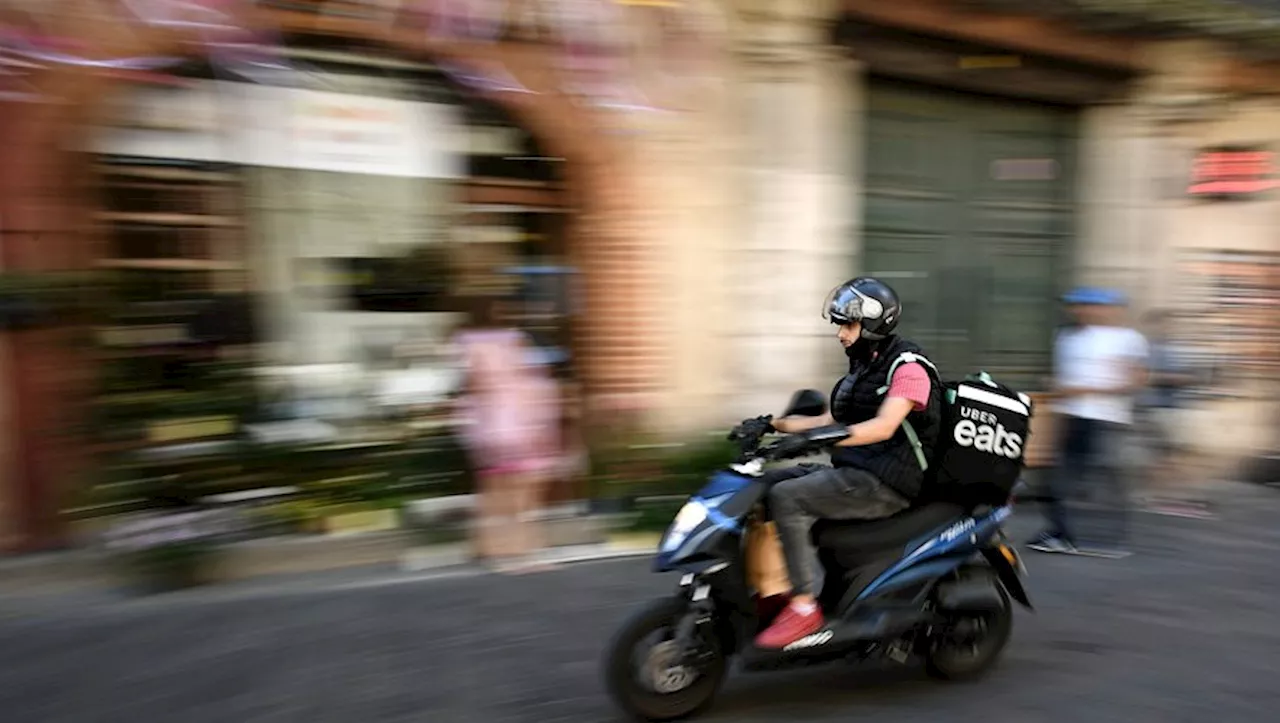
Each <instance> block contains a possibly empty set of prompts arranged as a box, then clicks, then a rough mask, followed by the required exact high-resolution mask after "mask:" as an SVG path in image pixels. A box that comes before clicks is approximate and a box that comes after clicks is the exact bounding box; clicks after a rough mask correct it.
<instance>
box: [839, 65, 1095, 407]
mask: <svg viewBox="0 0 1280 723" xmlns="http://www.w3.org/2000/svg"><path fill="white" fill-rule="evenodd" d="M1074 136H1075V114H1074V113H1072V112H1071V111H1069V110H1064V109H1060V108H1053V107H1045V106H1039V105H1031V104H1023V103H1017V102H1014V101H999V100H992V99H988V98H979V97H971V96H963V95H958V94H957V95H952V94H949V93H945V92H941V91H933V90H929V91H924V90H919V89H916V88H912V87H907V86H898V85H893V84H888V83H883V84H881V83H877V84H874V85H873V86H872V87H871V90H870V94H869V100H868V121H867V145H866V154H865V159H866V206H865V208H866V216H865V219H864V227H863V239H864V263H863V265H862V266H863V269H862V270H863V272H864V273H869V274H872V275H876V276H880V277H882V278H885V279H886V280H887V281H888V282H889V283H890V284H892V285H893V286H894V287H895V288H896V289H897V290H898V292H899V293H900V294H901V295H902V297H903V301H904V307H905V314H904V322H903V333H904V334H906V335H908V336H910V337H912V338H914V339H916V340H917V341H919V342H920V343H921V344H923V345H924V346H925V348H926V350H927V351H928V352H929V353H930V355H931V356H932V357H933V358H934V359H935V360H936V361H937V362H938V363H939V364H940V365H941V366H942V367H943V371H944V373H946V374H947V375H959V374H963V373H967V372H969V371H972V370H976V369H979V368H981V369H987V370H989V371H991V372H992V373H993V374H995V375H997V377H998V378H1000V379H1002V380H1006V381H1008V382H1009V383H1011V384H1015V385H1023V386H1024V387H1029V388H1035V387H1038V386H1040V382H1041V379H1042V378H1043V376H1044V375H1045V374H1046V373H1048V371H1049V369H1050V349H1051V344H1052V334H1053V327H1054V325H1055V323H1056V321H1057V304H1056V302H1055V299H1056V297H1057V294H1058V292H1059V290H1060V283H1059V279H1060V277H1062V276H1063V275H1064V274H1063V272H1064V270H1065V265H1064V264H1065V261H1066V260H1067V258H1068V244H1069V240H1070V238H1071V233H1072V219H1073V212H1074V189H1073V179H1074V176H1075V141H1074Z"/></svg>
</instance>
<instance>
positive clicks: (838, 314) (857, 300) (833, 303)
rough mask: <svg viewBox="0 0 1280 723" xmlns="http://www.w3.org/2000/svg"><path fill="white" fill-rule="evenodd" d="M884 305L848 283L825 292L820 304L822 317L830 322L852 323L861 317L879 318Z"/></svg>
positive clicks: (861, 318)
mask: <svg viewBox="0 0 1280 723" xmlns="http://www.w3.org/2000/svg"><path fill="white" fill-rule="evenodd" d="M883 313H884V307H883V305H881V303H880V302H879V301H877V300H876V299H873V298H871V297H870V296H867V295H865V294H860V293H858V290H857V289H855V288H854V287H852V286H850V285H848V284H841V285H840V286H837V287H836V288H834V289H832V290H831V293H829V294H827V300H826V301H825V302H824V303H823V305H822V318H824V319H826V320H827V321H830V322H831V323H832V324H852V323H854V322H856V321H862V320H863V319H879V318H880V316H881V315H882V314H883Z"/></svg>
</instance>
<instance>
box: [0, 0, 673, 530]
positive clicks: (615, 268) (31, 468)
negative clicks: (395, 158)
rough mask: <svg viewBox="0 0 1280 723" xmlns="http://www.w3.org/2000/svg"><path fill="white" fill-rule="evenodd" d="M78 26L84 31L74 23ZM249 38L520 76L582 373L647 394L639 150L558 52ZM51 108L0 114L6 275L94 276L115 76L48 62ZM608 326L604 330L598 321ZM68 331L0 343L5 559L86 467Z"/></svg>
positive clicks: (283, 17) (150, 52) (498, 98)
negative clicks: (558, 228) (96, 145)
mask: <svg viewBox="0 0 1280 723" xmlns="http://www.w3.org/2000/svg"><path fill="white" fill-rule="evenodd" d="M70 22H76V21H74V20H73V21H70ZM244 23H245V25H246V26H248V27H250V28H262V27H271V28H272V29H273V30H275V31H278V32H282V33H284V34H286V35H291V36H320V37H330V38H339V39H343V38H345V39H351V40H358V41H361V42H365V43H369V44H373V45H379V46H383V47H388V48H391V49H393V50H395V51H396V52H398V53H400V54H403V55H406V56H410V57H417V58H424V59H429V60H433V61H441V60H444V61H448V62H451V63H454V64H458V65H461V66H464V67H467V68H469V69H474V70H475V71H477V72H482V73H483V72H490V73H493V72H496V71H497V70H498V69H502V70H503V71H504V72H506V73H510V74H511V75H513V76H514V77H515V79H516V80H517V81H518V82H519V83H520V84H521V85H523V86H524V88H526V89H528V90H530V91H533V92H530V93H514V92H493V93H487V94H486V95H487V96H488V97H489V98H490V100H492V101H493V102H495V103H497V104H499V105H500V106H501V107H502V108H503V109H504V110H505V111H507V112H508V113H510V114H511V115H512V116H513V117H514V118H516V119H517V120H518V121H519V123H520V124H521V125H522V126H523V127H524V128H525V129H526V130H527V131H528V132H529V133H531V134H532V135H534V136H535V137H536V138H537V139H538V142H539V145H540V146H541V147H542V148H544V149H545V150H546V151H547V152H549V153H552V154H554V155H556V156H558V157H561V158H563V159H564V177H565V192H566V194H567V197H568V199H569V204H570V205H571V207H572V209H573V213H572V215H571V217H570V218H571V220H570V222H569V223H568V225H567V228H566V230H565V235H566V243H567V245H568V246H569V248H570V249H571V256H572V259H573V263H574V264H575V265H576V266H578V267H579V268H581V269H583V270H584V276H583V284H582V291H583V296H584V302H585V307H586V308H587V309H588V310H590V311H591V314H590V315H587V316H585V317H584V319H583V323H582V324H580V325H579V328H577V329H576V330H575V334H576V336H577V337H578V338H577V339H576V340H575V341H576V343H575V347H576V348H577V349H579V350H582V355H581V359H580V367H579V369H580V372H581V374H582V378H583V381H584V383H585V385H586V388H587V391H588V394H590V395H603V394H611V393H617V392H644V391H647V390H649V389H652V388H653V387H654V386H655V382H656V380H654V379H652V378H651V375H652V373H651V372H647V370H648V369H651V368H652V367H651V366H650V365H646V364H645V360H646V358H647V357H648V356H650V355H652V354H653V353H654V352H655V351H656V348H657V346H656V343H655V341H656V340H655V339H654V338H653V336H652V335H651V334H650V335H644V334H638V333H637V330H636V329H635V328H634V327H626V326H625V325H617V324H608V323H607V322H608V320H609V319H610V318H611V315H610V314H609V313H608V312H609V310H610V309H637V308H646V307H647V306H649V305H650V299H649V298H648V295H649V294H652V293H654V292H653V291H652V290H650V289H649V288H647V285H645V284H637V283H634V276H635V274H636V273H637V271H636V269H637V268H638V267H640V266H641V264H639V263H637V262H638V261H641V260H642V258H643V255H644V254H645V253H646V246H645V244H644V243H643V242H642V238H641V228H642V224H639V223H636V214H637V211H638V209H636V208H635V205H634V204H633V203H632V200H633V197H634V194H633V192H632V189H631V188H629V178H628V174H627V173H625V172H624V171H623V170H622V168H623V167H624V166H625V159H626V155H627V152H628V151H627V149H626V146H625V144H624V143H623V142H621V138H622V137H621V136H619V135H617V134H614V133H611V132H610V130H609V126H610V123H609V119H608V117H607V116H606V115H605V114H604V113H603V112H601V111H598V110H596V109H593V108H591V107H590V106H589V105H586V104H583V103H580V102H578V101H577V100H576V99H574V98H573V97H571V96H569V95H567V94H566V93H564V92H563V91H562V90H561V89H560V88H559V87H558V86H559V83H558V76H557V73H558V70H557V65H556V57H555V53H556V50H555V48H553V47H551V46H547V45H539V44H533V43H520V42H494V43H479V42H456V41H445V40H439V39H433V38H430V37H428V36H427V35H426V33H424V32H422V31H421V30H413V29H410V28H404V27H395V26H388V25H380V24H378V23H375V22H372V21H368V20H360V19H353V18H341V17H326V16H314V15H310V14H306V13H297V12H287V11H275V10H264V9H260V8H259V9H255V10H254V11H253V12H249V13H247V14H246V16H245V18H244ZM64 31H65V32H63V33H60V34H62V35H66V36H70V37H76V38H79V39H81V40H83V41H84V42H85V43H86V44H88V45H90V46H93V47H101V48H103V49H104V52H103V53H102V54H103V55H116V56H126V55H128V56H168V55H176V56H187V57H189V56H192V55H194V53H193V52H192V47H193V43H194V40H195V39H194V38H193V37H189V36H184V35H182V34H179V33H174V32H171V31H167V30H145V29H144V30H140V31H138V32H136V33H132V34H128V33H121V32H120V31H119V30H115V31H114V33H113V31H111V30H107V31H100V29H98V28H91V27H85V26H84V25H79V26H75V27H67V28H65V29H64ZM32 85H33V87H35V88H36V89H38V91H39V93H40V94H41V96H42V97H43V98H44V99H45V100H46V101H47V102H40V103H21V104H9V105H8V106H7V107H5V108H4V113H0V137H3V138H5V139H6V141H7V144H6V145H7V146H8V148H9V151H8V152H7V153H6V161H5V163H4V164H0V234H2V236H0V239H2V242H0V264H2V265H0V271H3V272H5V273H19V272H25V273H31V272H48V271H59V270H73V269H83V268H87V267H88V266H89V265H90V264H91V263H92V262H93V260H94V258H95V251H96V250H95V248H94V246H95V243H96V239H95V238H94V236H93V233H92V232H91V231H90V229H91V228H92V224H91V214H92V213H93V209H94V207H95V201H94V199H93V188H92V181H91V177H92V173H91V172H90V166H89V164H90V163H91V162H92V157H91V155H90V154H80V153H71V152H67V150H66V149H67V147H68V146H69V145H76V144H75V143H73V142H70V141H72V140H73V139H75V138H76V137H77V136H78V135H80V134H82V133H83V132H84V131H85V129H86V128H87V127H89V126H91V125H92V120H93V119H94V118H97V117H99V116H100V114H101V113H102V112H103V110H104V108H105V106H106V103H107V101H108V100H109V99H110V98H111V96H112V94H113V93H115V92H116V91H117V89H118V88H120V87H121V85H122V81H121V80H120V79H118V78H111V77H104V76H103V75H101V74H98V73H96V72H94V71H92V70H87V69H83V68H78V67H74V66H56V67H49V68H45V69H42V70H40V71H39V74H38V75H37V76H35V77H34V78H32ZM595 320H599V321H595ZM66 337H67V330H65V329H56V328H54V329H37V330H24V331H4V332H0V338H2V339H3V341H5V342H7V343H6V344H5V346H7V347H8V348H7V350H5V351H6V353H5V355H4V357H5V359H4V367H3V368H0V383H3V387H2V389H3V391H0V404H2V405H3V415H2V416H0V424H2V425H3V427H0V445H2V446H0V475H3V476H2V477H0V548H3V549H9V550H15V551H34V550H41V549H51V548H56V547H59V546H61V545H62V544H63V543H64V542H65V539H66V536H65V526H64V524H63V521H62V519H61V517H60V509H61V506H62V502H63V501H64V495H65V493H66V492H67V491H68V490H69V489H70V488H71V486H72V485H74V484H75V480H77V479H79V477H80V475H81V473H82V472H84V471H85V470H86V468H87V463H88V459H87V456H86V454H85V453H84V452H83V451H82V450H80V448H79V446H78V445H77V444H76V442H75V435H74V434H73V433H71V432H70V431H69V430H72V429H74V426H75V424H76V423H77V422H78V421H79V413H80V411H81V410H82V409H83V403H84V400H85V399H86V398H87V394H88V390H89V388H90V384H91V383H92V377H93V374H92V372H93V368H92V363H91V362H90V360H88V359H85V358H83V355H78V354H77V353H76V351H75V348H74V347H73V346H71V345H70V344H68V341H67V338H66Z"/></svg>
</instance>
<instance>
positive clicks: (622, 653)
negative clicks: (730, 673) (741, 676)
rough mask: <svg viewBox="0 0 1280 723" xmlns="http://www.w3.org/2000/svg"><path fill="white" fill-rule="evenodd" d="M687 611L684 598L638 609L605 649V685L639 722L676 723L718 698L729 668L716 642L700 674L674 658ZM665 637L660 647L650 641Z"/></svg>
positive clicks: (619, 704)
mask: <svg viewBox="0 0 1280 723" xmlns="http://www.w3.org/2000/svg"><path fill="white" fill-rule="evenodd" d="M686 610H687V603H686V602H685V601H684V600H681V599H679V598H675V597H671V598H663V599H659V600H654V601H653V602H650V603H648V604H647V605H645V606H644V607H643V608H641V609H640V610H637V611H636V612H635V613H634V614H632V616H631V617H630V618H629V619H628V620H627V622H626V623H624V624H623V626H622V628H621V629H619V630H618V632H617V633H616V634H615V635H614V637H613V640H612V641H611V642H610V643H609V646H608V648H607V649H606V651H605V661H604V675H605V686H606V688H607V689H608V691H609V695H610V697H612V698H613V700H614V702H615V703H616V704H617V705H618V707H620V708H622V709H623V710H624V711H626V712H627V713H628V714H629V715H631V716H632V717H634V718H637V719H640V720H646V721H670V720H679V719H681V718H687V717H689V716H691V715H694V714H696V713H699V712H701V711H703V710H705V709H706V708H707V707H708V706H710V705H711V702H712V700H714V699H715V695H716V693H717V692H718V691H719V689H720V684H721V683H722V682H723V681H724V676H725V672H726V671H727V669H728V664H727V661H726V660H725V657H724V655H723V653H722V651H721V650H720V649H719V646H717V645H715V643H714V641H708V645H709V646H710V650H709V653H710V654H711V655H710V656H709V658H708V659H707V660H706V661H705V662H704V663H703V664H702V665H701V666H700V667H699V668H698V669H696V670H692V669H690V668H689V666H685V665H679V664H678V663H677V661H675V660H674V654H675V647H674V645H673V644H672V643H671V642H670V641H671V638H672V636H673V634H674V632H675V627H676V623H677V622H678V621H679V620H680V618H681V616H683V615H684V613H685V612H686ZM655 634H657V635H659V636H660V638H659V641H658V642H657V643H656V644H649V645H646V640H648V639H650V638H652V637H654V636H655Z"/></svg>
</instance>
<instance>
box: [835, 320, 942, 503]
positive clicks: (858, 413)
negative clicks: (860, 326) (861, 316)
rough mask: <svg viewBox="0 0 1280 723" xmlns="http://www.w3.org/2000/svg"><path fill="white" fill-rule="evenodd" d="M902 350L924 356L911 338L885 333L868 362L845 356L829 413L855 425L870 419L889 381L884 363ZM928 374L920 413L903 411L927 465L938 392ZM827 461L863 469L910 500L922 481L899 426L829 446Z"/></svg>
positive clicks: (937, 423)
mask: <svg viewBox="0 0 1280 723" xmlns="http://www.w3.org/2000/svg"><path fill="white" fill-rule="evenodd" d="M903 352H914V353H916V354H920V355H921V356H924V354H923V353H922V352H921V350H920V347H919V346H917V345H916V344H914V343H913V342H910V341H907V340H906V339H903V338H901V337H897V336H891V337H888V338H887V339H884V340H883V341H881V342H880V343H879V344H878V346H877V351H876V353H875V354H874V355H873V357H872V358H871V359H870V360H869V361H862V360H856V359H851V360H850V363H849V373H848V374H847V375H845V376H844V377H843V378H842V379H841V380H840V381H839V382H837V383H836V386H835V388H834V389H832V391H831V414H832V416H833V417H835V419H836V421H837V422H839V423H841V424H845V425H853V424H858V423H859V422H865V421H867V420H870V419H873V418H874V417H875V416H876V414H878V413H879V412H880V405H881V404H883V403H884V400H885V395H883V394H880V393H879V390H880V389H881V388H882V387H884V386H886V385H887V384H888V383H889V382H888V378H889V367H891V366H892V365H893V362H894V360H895V359H897V358H898V356H899V355H900V354H902V353H903ZM929 376H930V379H931V380H932V382H933V386H932V389H931V390H930V393H929V405H928V407H926V408H925V409H924V410H923V411H920V412H912V413H911V414H908V415H907V421H909V422H910V423H911V426H912V428H914V429H915V431H916V435H917V436H918V437H919V439H920V444H921V446H922V447H923V450H924V453H925V458H926V460H928V462H929V463H930V464H932V463H933V449H934V446H935V444H936V443H937V440H938V434H939V430H940V428H941V426H942V390H941V383H940V382H939V380H938V379H937V375H935V374H933V373H932V372H930V374H929ZM831 463H832V464H833V465H835V466H836V467H857V468H859V469H864V470H866V471H868V472H870V473H872V474H874V475H875V476H876V477H877V478H878V479H879V480H880V481H881V482H882V483H884V484H886V485H888V486H889V487H892V488H893V489H894V490H896V491H897V492H898V493H899V494H901V495H902V496H903V497H906V498H907V499H908V500H914V499H916V497H917V496H919V494H920V488H921V487H922V486H923V484H924V470H922V469H921V468H920V462H919V460H918V459H917V458H916V453H915V448H914V447H913V446H912V444H911V440H910V439H909V438H908V437H907V433H906V431H905V430H904V429H903V428H901V427H899V428H898V431H896V432H894V434H893V436H892V437H890V438H889V439H887V440H885V441H883V442H877V443H875V444H868V445H860V446H856V447H835V448H834V449H832V450H831Z"/></svg>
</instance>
